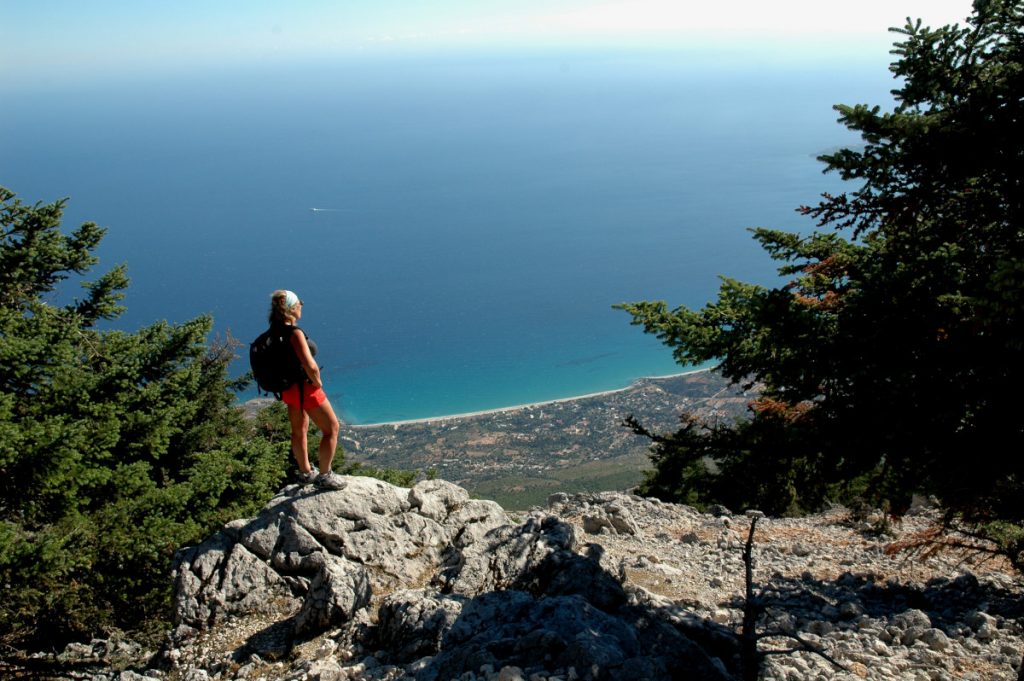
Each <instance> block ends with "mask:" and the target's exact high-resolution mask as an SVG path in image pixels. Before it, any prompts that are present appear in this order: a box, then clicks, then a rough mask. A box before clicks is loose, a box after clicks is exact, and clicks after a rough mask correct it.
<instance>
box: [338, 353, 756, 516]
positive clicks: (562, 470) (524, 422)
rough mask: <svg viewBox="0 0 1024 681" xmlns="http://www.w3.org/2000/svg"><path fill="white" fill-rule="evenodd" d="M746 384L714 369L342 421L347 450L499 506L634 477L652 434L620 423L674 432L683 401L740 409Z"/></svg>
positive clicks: (710, 418) (708, 412)
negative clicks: (425, 413)
mask: <svg viewBox="0 0 1024 681" xmlns="http://www.w3.org/2000/svg"><path fill="white" fill-rule="evenodd" d="M752 397H753V393H750V392H745V391H743V390H742V388H741V387H739V386H730V385H729V384H728V382H727V381H726V380H725V379H723V378H722V377H721V376H719V375H718V374H716V373H714V372H712V371H698V372H694V373H688V374H681V375H678V376H670V377H664V378H646V379H641V380H639V381H637V382H635V383H633V384H632V385H631V386H629V387H628V388H625V389H623V390H617V391H610V392H605V393H600V394H597V395H591V396H584V397H580V398H575V399H568V400H559V401H553V402H545V403H538V404H533V405H526V406H521V407H512V408H509V409H502V410H495V411H491V412H484V413H479V414H468V415H461V416H453V417H445V418H436V419H423V420H418V421H408V422H402V423H394V424H383V425H373V426H352V425H348V426H343V427H342V444H343V445H344V448H345V452H346V458H347V459H348V460H350V461H357V462H362V463H365V464H367V465H371V466H376V467H388V468H402V469H407V470H408V469H412V470H417V471H421V472H423V473H424V474H434V475H437V476H438V477H440V478H443V479H445V480H449V481H452V482H454V483H456V484H459V485H462V486H464V487H466V488H467V489H469V490H470V491H471V492H473V493H474V494H476V495H479V496H481V497H486V498H492V499H495V500H497V501H499V502H500V503H502V504H503V505H506V507H510V508H527V507H529V506H531V505H535V504H537V503H542V502H543V501H544V500H545V499H546V497H547V495H548V494H549V493H551V492H553V491H570V492H575V491H595V490H604V489H627V488H630V487H632V486H634V485H636V484H637V483H639V482H640V481H641V479H642V477H643V471H644V469H646V468H649V463H648V460H647V454H648V448H649V445H650V442H649V440H648V439H647V438H645V437H642V436H638V435H636V434H634V433H633V432H632V430H630V428H629V427H627V426H626V425H625V424H624V421H625V419H626V417H628V416H631V415H632V416H634V417H635V418H636V419H637V420H638V421H639V422H640V423H641V424H643V425H644V426H645V427H646V428H647V429H648V430H651V431H653V432H665V433H667V432H672V431H674V430H676V429H677V428H678V427H679V415H680V414H681V413H682V412H684V411H686V412H689V413H693V414H696V415H698V416H700V417H702V418H703V419H704V420H705V421H707V422H709V423H714V422H715V421H716V420H732V419H735V418H736V417H738V416H741V415H742V414H744V413H745V412H746V409H747V404H748V403H749V401H750V400H751V399H752Z"/></svg>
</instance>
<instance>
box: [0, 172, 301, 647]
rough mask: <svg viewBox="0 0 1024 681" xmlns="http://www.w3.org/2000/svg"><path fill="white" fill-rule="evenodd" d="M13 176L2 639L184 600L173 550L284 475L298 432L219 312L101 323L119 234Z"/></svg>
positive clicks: (1, 195)
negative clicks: (266, 412)
mask: <svg viewBox="0 0 1024 681" xmlns="http://www.w3.org/2000/svg"><path fill="white" fill-rule="evenodd" d="M64 206H65V202H64V201H58V202H55V203H53V204H48V205H40V204H36V205H26V204H23V203H22V202H21V201H19V200H18V199H17V198H16V197H15V195H14V194H13V193H12V192H10V191H8V190H6V189H3V188H0V229H2V232H0V583H2V584H3V585H4V598H3V600H2V602H0V637H2V638H3V640H5V641H11V642H17V641H25V640H30V639H32V638H33V637H34V636H37V635H45V636H46V637H48V638H47V640H48V641H49V642H51V643H54V644H58V643H59V642H61V641H63V640H66V639H68V638H72V637H75V636H88V635H91V634H98V633H101V632H102V631H103V629H104V628H108V627H115V626H116V627H123V628H129V627H136V626H139V625H140V624H141V623H142V622H144V621H145V620H147V619H148V618H161V617H166V616H167V614H168V612H169V610H168V606H169V594H170V578H169V569H170V559H171V557H172V555H173V553H174V551H175V550H177V549H178V548H179V547H180V546H182V545H184V544H186V543H190V542H195V541H199V540H201V539H202V538H203V537H204V536H205V535H206V534H207V533H208V532H209V531H211V530H212V529H213V528H215V527H218V526H219V525H220V524H222V523H223V522H225V521H227V520H230V519H232V518H235V517H241V516H244V515H247V514H249V513H251V512H253V511H254V510H255V509H256V508H258V507H259V506H260V505H261V504H262V503H264V502H265V501H266V500H267V499H268V498H269V497H270V496H271V495H272V493H273V492H274V490H276V489H277V487H278V485H279V483H280V481H281V479H282V477H283V475H284V471H285V469H286V467H287V466H288V456H287V454H286V445H284V444H281V445H272V444H270V443H269V442H268V441H267V440H265V439H263V438H260V437H256V436H255V435H254V433H253V432H251V431H252V427H251V426H250V425H249V424H248V423H247V422H245V421H243V420H242V418H241V415H240V414H239V412H238V410H237V409H236V408H235V407H234V400H235V397H234V392H233V391H232V388H235V387H238V386H237V385H236V384H235V383H233V382H232V381H231V380H230V379H229V378H228V373H227V369H228V364H229V362H230V361H231V359H232V358H233V356H234V352H233V347H232V345H231V343H229V342H217V343H212V344H208V343H207V340H206V339H207V337H208V335H209V334H210V331H211V326H212V320H211V319H210V318H208V317H200V318H198V319H195V320H192V321H189V322H186V323H184V324H180V325H173V324H168V323H166V322H159V323H156V324H153V325H151V326H148V327H145V328H142V329H140V330H138V331H137V332H134V333H128V332H125V331H120V330H100V329H99V328H97V325H98V324H99V323H100V322H101V321H102V320H112V319H115V318H116V317H117V316H118V315H119V314H120V312H121V311H122V308H121V306H120V302H121V300H122V299H123V295H124V291H125V288H126V287H127V285H128V279H127V276H126V269H125V267H124V266H118V267H114V268H113V269H111V270H110V271H108V272H106V273H104V274H102V275H100V276H99V277H97V278H96V279H95V280H91V281H85V282H84V283H83V284H82V287H83V288H82V290H83V292H84V293H83V295H81V297H79V298H75V299H73V300H71V301H70V302H67V301H64V302H61V301H62V296H64V297H65V298H66V297H67V296H68V293H67V292H66V291H64V290H63V288H64V287H63V286H61V285H62V284H68V283H70V282H69V281H68V280H69V279H71V278H82V277H83V276H85V275H87V274H88V272H89V270H90V269H91V268H92V266H93V265H94V264H95V263H96V262H97V260H96V258H95V256H94V255H93V252H94V251H95V249H96V247H97V246H98V244H99V243H100V240H101V239H102V237H103V235H104V230H103V229H101V228H99V227H97V226H96V225H95V224H93V223H86V224H84V225H82V226H81V227H79V228H78V229H76V230H74V231H72V232H71V233H70V234H64V233H62V232H61V229H60V226H61V219H62V213H63V209H64Z"/></svg>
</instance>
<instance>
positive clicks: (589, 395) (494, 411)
mask: <svg viewBox="0 0 1024 681" xmlns="http://www.w3.org/2000/svg"><path fill="white" fill-rule="evenodd" d="M713 368H714V367H713V366H712V367H702V368H700V369H690V370H687V371H680V372H678V373H674V374H664V375H661V376H641V377H639V378H636V379H634V380H633V381H631V382H630V383H629V385H627V386H625V387H622V388H613V389H611V390H600V391H598V392H593V393H586V394H584V395H574V396H571V397H559V398H556V399H551V400H541V401H539V402H527V403H525V404H515V405H511V406H508V407H496V408H494V409H482V410H480V411H467V412H462V413H458V414H445V415H443V416H427V417H424V418H418V419H403V420H399V421H382V422H380V423H359V424H355V423H344V422H343V426H344V427H346V428H352V429H356V430H359V429H368V428H381V427H389V426H392V427H397V426H406V425H413V424H423V423H438V422H441V421H453V420H459V419H467V418H473V417H476V416H489V415H493V414H505V413H509V412H516V411H523V410H525V409H535V408H538V407H545V406H548V405H552V404H564V403H566V402H576V401H578V400H587V399H591V398H594V397H605V396H607V395H614V394H616V393H621V392H626V391H627V390H632V389H633V388H634V387H636V385H637V384H638V383H641V382H642V381H657V380H659V379H667V378H678V377H680V376H690V375H693V374H698V373H701V372H705V371H711V370H712V369H713Z"/></svg>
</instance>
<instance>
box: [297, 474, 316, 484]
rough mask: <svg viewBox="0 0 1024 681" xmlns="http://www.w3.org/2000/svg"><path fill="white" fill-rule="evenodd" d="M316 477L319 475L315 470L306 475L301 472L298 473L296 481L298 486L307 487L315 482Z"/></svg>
mask: <svg viewBox="0 0 1024 681" xmlns="http://www.w3.org/2000/svg"><path fill="white" fill-rule="evenodd" d="M318 475H320V474H319V473H318V472H317V471H315V470H311V471H309V472H308V473H303V472H302V471H299V475H298V477H297V479H298V481H299V484H300V485H308V484H309V483H311V482H313V481H314V480H316V478H317V476H318Z"/></svg>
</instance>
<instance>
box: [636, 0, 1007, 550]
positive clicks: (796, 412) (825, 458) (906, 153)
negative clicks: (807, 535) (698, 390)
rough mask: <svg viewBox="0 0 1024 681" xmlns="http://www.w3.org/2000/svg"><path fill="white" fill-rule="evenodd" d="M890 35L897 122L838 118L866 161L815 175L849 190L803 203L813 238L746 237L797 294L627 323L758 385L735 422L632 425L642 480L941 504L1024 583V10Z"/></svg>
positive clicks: (847, 109) (683, 492) (731, 284)
mask: <svg viewBox="0 0 1024 681" xmlns="http://www.w3.org/2000/svg"><path fill="white" fill-rule="evenodd" d="M894 31H896V33H897V34H898V38H897V42H896V43H895V48H894V50H893V54H894V55H895V61H894V63H893V64H892V65H891V67H890V69H891V71H892V73H893V74H894V76H895V78H896V79H897V84H896V89H895V90H894V91H893V94H894V96H895V98H896V105H895V107H894V108H893V109H892V110H891V111H882V110H881V109H880V108H879V107H878V106H867V105H863V104H859V105H856V106H845V105H839V106H836V110H837V111H838V112H839V114H840V117H839V121H840V122H841V123H842V124H843V125H845V126H846V127H847V128H849V129H851V130H854V131H857V132H858V133H860V135H861V137H862V139H863V148H861V149H843V150H841V151H838V152H836V153H833V154H829V155H825V156H822V157H821V159H820V160H822V161H823V162H824V163H825V164H826V170H827V171H832V172H837V173H839V174H840V176H841V177H842V178H843V179H844V180H847V181H849V182H850V183H851V190H850V191H848V192H846V193H842V194H839V195H835V196H833V195H828V194H825V195H823V197H822V200H821V202H820V203H818V204H817V205H816V206H810V207H803V208H801V211H802V212H803V213H804V214H806V215H809V216H812V217H813V218H815V219H816V220H817V224H818V230H817V231H815V232H814V233H812V234H810V235H801V234H796V233H789V232H784V231H777V230H770V229H755V230H753V233H754V237H755V239H756V240H757V241H758V242H760V244H761V245H762V247H763V248H764V249H765V250H766V251H767V252H768V254H769V255H770V256H771V257H772V258H773V259H775V260H778V261H780V263H782V264H781V265H780V267H779V272H780V274H781V275H782V276H783V278H784V280H785V281H786V283H784V284H782V285H779V286H777V287H774V288H770V287H762V286H755V285H751V284H746V283H742V282H740V281H736V280H734V279H724V280H723V284H722V286H721V289H720V292H719V296H718V299H717V301H715V302H712V303H709V304H708V305H706V306H705V307H704V308H702V309H700V310H696V311H695V310H690V309H687V308H685V307H679V308H676V309H672V310H670V309H669V308H668V306H667V305H666V304H665V303H664V302H638V303H630V304H625V305H622V306H621V307H622V308H624V309H626V310H627V311H628V312H629V313H630V314H631V315H632V317H633V323H634V324H637V325H642V326H643V327H644V329H645V330H646V331H647V332H649V333H653V334H657V335H658V337H659V338H661V339H662V340H663V341H664V342H665V343H666V344H667V345H668V346H670V347H671V348H672V349H673V352H674V355H675V357H676V358H677V359H678V360H679V361H680V362H682V363H691V362H704V361H707V360H712V359H716V360H718V361H720V365H719V369H718V370H719V371H721V372H722V373H723V374H724V375H725V376H726V377H728V378H730V379H732V380H733V381H735V382H737V383H743V384H753V383H755V382H756V383H758V384H759V385H761V386H763V391H762V392H761V397H760V398H759V399H758V400H756V401H755V402H753V403H752V405H751V406H752V413H751V415H750V417H749V419H748V420H746V421H744V422H742V423H738V424H732V425H728V426H715V427H707V426H704V425H702V424H698V423H694V422H691V421H687V422H685V423H684V425H683V427H682V428H681V429H680V430H679V431H678V432H676V433H672V434H665V435H655V434H653V433H649V432H647V431H646V430H645V429H644V427H643V426H642V425H641V424H639V423H635V422H634V423H633V424H632V425H633V427H634V429H635V430H636V432H639V433H645V434H647V435H650V436H651V437H653V438H654V445H653V449H652V452H653V461H654V463H655V466H656V469H655V470H654V471H653V472H652V473H651V474H650V477H649V479H648V481H647V483H646V484H647V488H648V491H650V492H652V493H655V494H658V495H659V496H663V497H666V498H677V499H679V498H682V499H688V500H689V501H691V502H696V503H701V502H710V501H721V502H724V503H726V504H728V505H732V506H734V507H736V508H741V507H744V506H758V507H760V508H761V509H762V510H765V511H773V512H782V511H786V510H791V511H795V510H801V509H805V510H806V509H812V508H814V507H817V506H819V505H820V504H822V503H823V502H824V501H825V500H826V499H828V498H830V497H834V496H836V495H837V494H840V493H844V492H845V493H847V494H852V493H866V494H868V495H870V496H871V497H873V498H874V500H875V501H882V500H887V501H888V502H889V503H891V504H892V508H893V509H894V510H896V511H898V510H899V509H900V508H903V507H905V506H906V504H907V503H908V502H909V499H910V496H911V494H913V493H915V492H924V493H929V494H934V495H937V496H938V497H939V499H940V500H941V501H942V502H943V504H944V505H945V507H946V508H948V509H949V516H948V520H949V521H950V522H951V523H959V524H960V526H961V527H962V528H965V529H968V530H969V531H971V532H974V533H980V534H981V535H982V536H985V537H988V538H992V539H995V540H996V541H998V542H1000V546H1001V547H1002V549H1003V550H1004V551H1005V552H1006V553H1007V555H1009V556H1010V557H1011V559H1012V560H1014V561H1015V562H1016V564H1017V566H1018V567H1021V568H1024V553H1022V550H1024V533H1022V527H1024V505H1021V503H1020V500H1021V499H1022V498H1024V458H1022V457H1021V454H1020V453H1021V452H1022V451H1024V420H1022V419H1021V416H1020V408H1019V404H1018V396H1019V393H1020V389H1021V386H1022V385H1024V381H1022V379H1024V373H1022V372H1024V352H1022V349H1024V347H1022V346H1024V323H1022V314H1024V295H1022V294H1024V220H1022V219H1024V207H1022V202H1024V183H1022V175H1024V135H1022V134H1021V130H1022V129H1024V101H1022V93H1024V59H1022V56H1024V55H1022V49H1024V3H1022V2H1020V1H1016V2H1011V1H1006V0H976V1H975V3H974V9H973V12H972V14H971V16H970V17H969V18H968V19H967V23H966V25H963V26H961V25H953V26H944V27H941V28H938V29H931V28H928V27H924V26H922V24H921V22H920V20H918V21H916V22H911V21H910V20H909V19H908V22H907V24H906V26H905V27H903V28H901V29H894Z"/></svg>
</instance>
